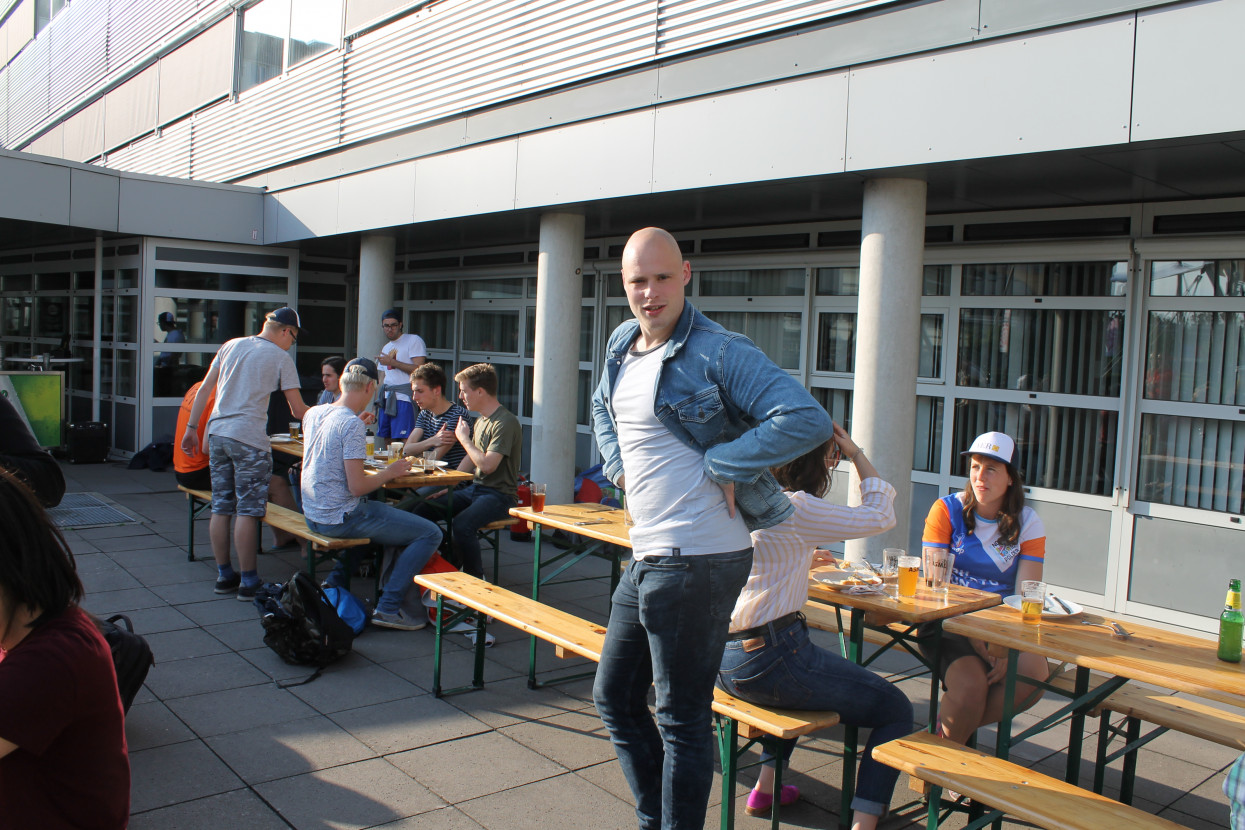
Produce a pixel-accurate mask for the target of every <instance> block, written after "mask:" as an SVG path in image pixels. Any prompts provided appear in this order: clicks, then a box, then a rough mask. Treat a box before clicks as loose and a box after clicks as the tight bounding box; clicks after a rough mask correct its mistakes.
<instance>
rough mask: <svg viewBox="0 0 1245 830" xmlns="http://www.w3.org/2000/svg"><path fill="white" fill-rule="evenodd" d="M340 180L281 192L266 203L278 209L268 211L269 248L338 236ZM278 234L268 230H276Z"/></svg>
mask: <svg viewBox="0 0 1245 830" xmlns="http://www.w3.org/2000/svg"><path fill="white" fill-rule="evenodd" d="M337 194H338V186H337V180H336V179H334V180H333V181H327V182H319V183H317V184H312V185H308V186H306V187H300V188H296V189H294V190H286V191H284V192H282V193H277V194H276V195H275V196H273V197H272V198H270V199H266V200H265V201H267V202H271V203H272V204H274V205H275V206H276V207H275V210H273V211H268V210H267V209H265V214H264V216H265V222H266V225H265V229H266V238H265V240H264V241H265V242H266V243H267V244H269V245H271V244H273V243H276V242H283V241H287V240H291V239H306V238H307V237H309V236H331V235H333V234H335V233H337V205H338V200H337ZM273 220H275V232H269V231H268V230H267V229H269V228H273V227H274V223H273Z"/></svg>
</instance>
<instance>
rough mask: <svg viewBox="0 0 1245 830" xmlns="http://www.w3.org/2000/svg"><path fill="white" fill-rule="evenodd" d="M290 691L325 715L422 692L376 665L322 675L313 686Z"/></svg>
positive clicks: (297, 687) (295, 688) (311, 684)
mask: <svg viewBox="0 0 1245 830" xmlns="http://www.w3.org/2000/svg"><path fill="white" fill-rule="evenodd" d="M290 691H292V692H293V693H294V694H296V695H297V696H298V697H299V698H300V699H302V700H303V701H304V702H306V703H307V704H308V705H309V706H313V707H315V708H316V710H318V711H320V712H323V713H325V714H329V713H331V712H340V711H342V710H343V709H357V708H359V707H361V706H370V705H372V704H374V703H385V702H386V701H390V700H401V699H404V698H409V697H414V696H416V695H421V694H424V691H423V690H422V689H420V688H418V687H416V686H414V685H412V684H410V683H408V682H406V681H405V680H403V679H402V678H401V677H399V676H398V675H396V674H394V673H393V672H389V671H385V669H383V668H381V667H380V666H375V665H362V666H358V667H356V668H354V669H353V670H352V671H349V672H344V671H339V672H325V673H324V674H323V675H321V676H320V679H319V680H317V681H316V682H315V683H308V684H307V685H306V686H294V687H292V688H291V689H290Z"/></svg>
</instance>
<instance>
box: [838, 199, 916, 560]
mask: <svg viewBox="0 0 1245 830" xmlns="http://www.w3.org/2000/svg"><path fill="white" fill-rule="evenodd" d="M924 250H925V182H923V181H916V180H914V179H872V180H870V181H868V182H866V183H865V195H864V213H863V217H862V222H861V243H860V303H859V307H858V311H857V316H856V383H855V388H854V390H853V395H852V437H853V438H854V439H855V440H856V443H858V444H859V445H860V446H861V447H863V448H864V450H865V453H866V454H867V455H868V456H869V460H870V461H872V462H873V465H874V466H875V467H877V469H878V473H879V474H881V476H882V478H884V479H885V480H886V481H889V482H890V483H891V484H893V485H894V486H895V489H896V490H897V491H898V496H897V497H896V499H895V517H896V519H897V520H898V523H897V524H896V525H895V528H894V529H893V530H890V531H888V532H886V533H883V534H882V535H880V536H874V537H872V538H869V539H858V540H855V541H851V542H848V543H847V546H846V548H847V555H848V558H862V557H867V558H868V559H869V560H870V561H872V562H881V561H882V554H881V551H882V548H887V547H896V548H907V547H908V537H909V524H910V513H911V510H912V444H913V439H914V437H915V431H916V427H915V424H916V371H917V358H918V355H919V350H920V327H921V285H922V272H923V271H924ZM859 489H860V488H859V479H858V478H857V476H856V472H855V470H854V469H853V471H852V479H851V497H850V498H851V503H852V504H858V503H859V501H860V497H859ZM914 555H917V556H919V555H920V554H919V552H918V553H916V554H914Z"/></svg>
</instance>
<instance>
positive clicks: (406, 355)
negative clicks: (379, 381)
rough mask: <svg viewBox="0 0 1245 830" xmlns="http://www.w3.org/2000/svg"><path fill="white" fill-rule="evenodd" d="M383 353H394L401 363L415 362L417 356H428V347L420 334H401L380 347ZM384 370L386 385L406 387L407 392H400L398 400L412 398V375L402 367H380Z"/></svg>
mask: <svg viewBox="0 0 1245 830" xmlns="http://www.w3.org/2000/svg"><path fill="white" fill-rule="evenodd" d="M380 353H381V354H389V355H394V356H395V357H396V358H397V359H398V362H400V363H413V362H414V361H415V358H417V357H424V358H426V357H428V347H427V346H425V345H424V339H423V338H422V337H420V336H419V335H418V334H403V335H399V336H398V339H397V340H390V341H388V342H387V343H385V345H383V346H381V348H380ZM380 368H381V370H382V371H384V373H385V376H384V378H383V380H384V385H385V386H398V385H402V386H405V387H406V394H405V395H404V394H402V393H401V392H399V393H398V400H400V401H407V402H409V401H410V400H411V375H410V373H409V372H404V371H402V370H401V369H388V368H386V367H384V366H381V367H380Z"/></svg>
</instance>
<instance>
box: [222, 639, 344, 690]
mask: <svg viewBox="0 0 1245 830" xmlns="http://www.w3.org/2000/svg"><path fill="white" fill-rule="evenodd" d="M260 634H261V635H262V631H261V632H260ZM258 644H259V646H260V647H259V648H251V649H247V650H245V651H242V652H239V654H240V655H241V656H242V657H244V658H245V659H246V661H247V662H248V663H250V664H251V665H252V666H254V667H255V668H257V669H259V670H260V671H262V672H263V673H264V674H266V675H268V676H269V677H270V678H272V679H273V680H276V681H279V682H282V683H284V682H286V681H290V680H305V679H306V678H309V677H311V675H312V674H314V673H315V671H316V669H315V667H314V666H295V665H291V664H290V663H286V662H285V661H284V660H282V659H281V658H280V657H278V656H277V653H276V652H275V651H273V650H272V649H270V648H268V646H266V645H263V639H262V637H260V639H259V640H258ZM364 664H366V661H363V659H362V658H359V657H355V656H354V655H351V654H347V655H346V656H345V657H343V658H342V659H340V660H338V661H337V662H335V663H333V664H332V665H329V666H326V667H325V668H324V670H323V672H321V674H320V677H324V676H325V675H328V674H332V673H334V672H349V671H350V670H351V668H352V667H354V666H358V665H364ZM315 682H317V683H318V682H320V681H319V680H316V681H315Z"/></svg>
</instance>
